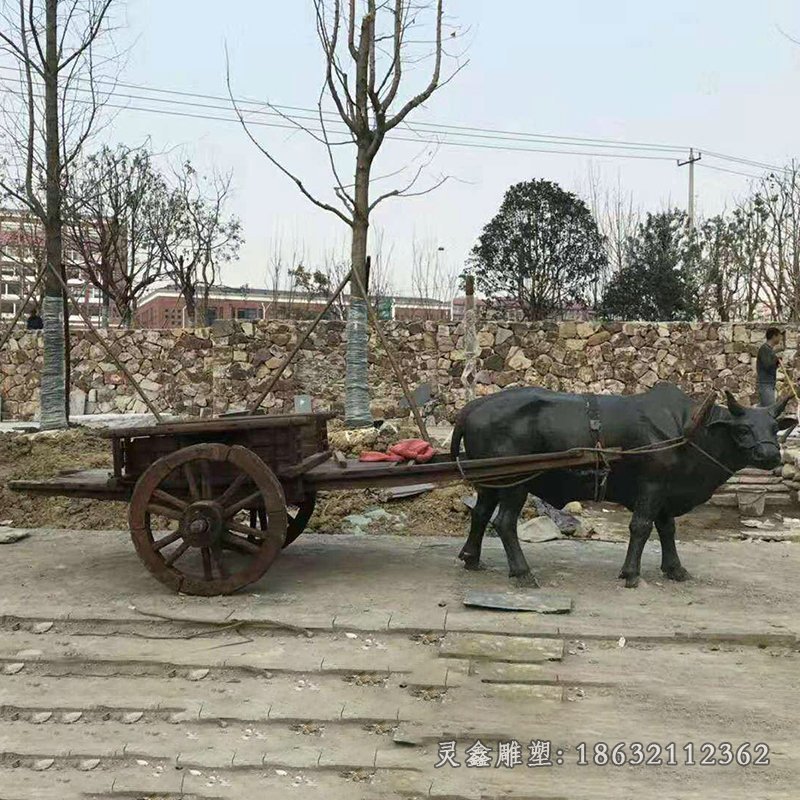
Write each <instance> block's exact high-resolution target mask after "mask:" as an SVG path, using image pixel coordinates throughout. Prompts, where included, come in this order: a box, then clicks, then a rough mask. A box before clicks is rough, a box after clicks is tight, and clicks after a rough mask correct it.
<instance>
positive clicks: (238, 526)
mask: <svg viewBox="0 0 800 800" xmlns="http://www.w3.org/2000/svg"><path fill="white" fill-rule="evenodd" d="M225 524H226V525H227V526H228V530H231V531H236V533H243V534H244V535H245V536H254V537H255V538H256V539H258V540H262V539H266V538H267V537H266V534H267V532H266V531H260V530H258V528H251V527H250V526H249V525H245V524H244V523H242V522H235V521H234V520H232V519H228V520H225Z"/></svg>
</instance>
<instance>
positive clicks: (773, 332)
mask: <svg viewBox="0 0 800 800" xmlns="http://www.w3.org/2000/svg"><path fill="white" fill-rule="evenodd" d="M781 337H782V334H781V332H780V330H778V328H767V336H766V339H767V341H766V342H764V344H762V345H761V347H760V348H759V350H758V357H757V359H756V376H757V379H758V401H759V403H760V405H761V406H763V407H766V406H771V405H772V404H773V403H774V402H775V382H776V379H777V375H778V366H779V365H780V363H781V360H780V358H778V354H777V352H776V351H777V350H778V348H779V347H780V344H781Z"/></svg>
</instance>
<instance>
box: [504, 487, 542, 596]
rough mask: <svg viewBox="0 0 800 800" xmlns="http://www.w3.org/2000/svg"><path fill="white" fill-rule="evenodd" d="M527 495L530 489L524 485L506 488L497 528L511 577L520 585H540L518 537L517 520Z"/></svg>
mask: <svg viewBox="0 0 800 800" xmlns="http://www.w3.org/2000/svg"><path fill="white" fill-rule="evenodd" d="M527 497H528V490H527V488H526V487H524V486H521V487H519V488H514V489H506V490H504V491H503V493H502V495H501V497H500V513H499V514H498V515H497V522H495V528H497V532H498V534H499V535H500V541H502V543H503V547H504V548H505V551H506V558H507V559H508V575H509V577H510V578H514V579H515V581H516V583H517V584H518V585H520V586H538V585H539V584H538V583H537V582H536V578H535V577H534V575H533V573H532V572H531V568H530V567H529V566H528V562H527V561H526V560H525V554H524V553H523V552H522V548H521V547H520V546H519V539H518V538H517V520H518V519H519V514H520V511H522V506H524V505H525V500H526V499H527Z"/></svg>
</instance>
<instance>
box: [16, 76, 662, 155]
mask: <svg viewBox="0 0 800 800" xmlns="http://www.w3.org/2000/svg"><path fill="white" fill-rule="evenodd" d="M11 94H14V95H16V96H18V97H22V96H23V95H22V93H21V92H14V91H12V92H11ZM74 102H76V103H81V104H83V105H92V102H93V101H91V100H81V99H79V98H75V99H74ZM103 105H104V107H106V108H114V109H118V110H120V111H141V112H145V113H149V114H161V115H164V116H171V117H182V118H186V119H200V120H205V121H209V122H232V123H234V124H236V125H239V124H240V121H239V119H238V117H221V116H214V115H210V114H197V113H191V112H188V111H172V110H170V109H165V108H148V107H144V106H132V105H119V104H116V103H109V102H106V103H103ZM246 124H247V125H249V126H252V127H259V128H278V129H281V130H291V131H299V130H301V128H299V127H298V126H297V125H291V124H288V123H280V122H263V121H258V120H247V121H246ZM307 127H308V130H310V131H311V132H313V133H316V134H322V133H323V131H322V129H321V128H312V127H310V126H307ZM389 138H391V139H392V140H393V141H399V142H411V143H414V144H429V145H434V146H444V147H466V148H474V149H479V150H497V151H504V152H525V153H548V154H553V155H576V156H591V157H595V158H622V159H636V160H645V161H673V159H672V158H670V157H669V156H656V155H643V154H638V153H611V152H593V151H589V150H560V149H555V148H552V147H514V146H511V145H499V144H488V143H480V142H461V141H455V140H451V139H424V138H420V137H411V136H400V135H396V134H390V135H389Z"/></svg>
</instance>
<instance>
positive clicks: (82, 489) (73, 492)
mask: <svg viewBox="0 0 800 800" xmlns="http://www.w3.org/2000/svg"><path fill="white" fill-rule="evenodd" d="M8 487H9V488H10V489H12V490H13V491H15V492H23V493H24V494H35V495H45V496H48V497H85V498H89V499H93V500H120V501H125V500H128V499H129V498H130V494H131V487H130V486H126V485H125V484H122V483H120V482H119V481H117V480H116V478H115V477H114V475H113V474H112V473H111V472H109V471H108V470H104V469H89V470H81V471H78V472H69V473H67V474H62V475H57V476H56V477H54V478H47V479H46V480H38V481H26V480H18V481H9V483H8Z"/></svg>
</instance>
